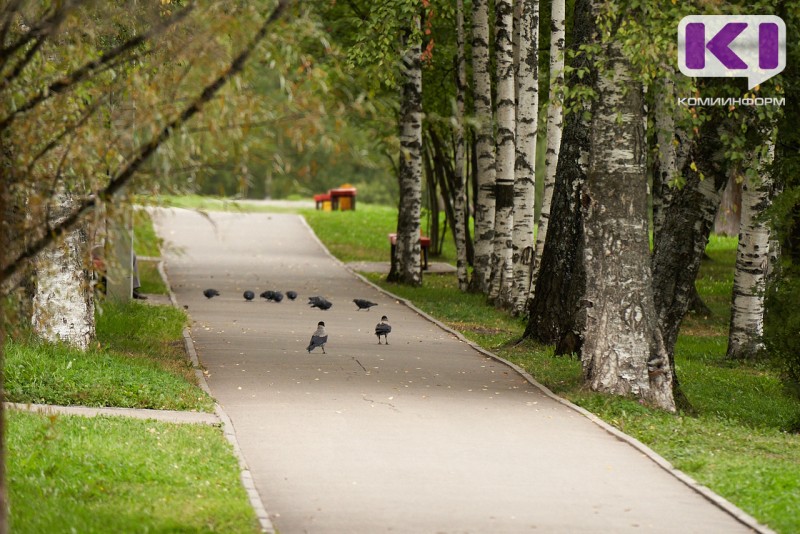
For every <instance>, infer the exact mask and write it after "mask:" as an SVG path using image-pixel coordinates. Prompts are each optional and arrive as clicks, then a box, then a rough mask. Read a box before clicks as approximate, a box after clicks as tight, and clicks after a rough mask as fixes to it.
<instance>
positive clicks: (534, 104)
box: [511, 0, 539, 315]
mask: <svg viewBox="0 0 800 534" xmlns="http://www.w3.org/2000/svg"><path fill="white" fill-rule="evenodd" d="M518 3H519V5H520V9H521V13H520V17H519V26H520V28H519V36H520V37H519V63H518V67H517V119H516V127H517V134H516V161H515V164H514V216H513V219H514V235H513V241H512V243H513V244H512V247H513V255H512V265H513V282H512V287H511V299H512V311H513V312H514V314H515V315H522V314H524V313H525V310H526V306H527V303H528V296H529V295H530V289H531V269H532V267H533V256H534V246H535V241H534V237H533V225H534V219H535V215H536V214H535V201H536V136H537V129H538V128H537V126H538V124H539V50H538V44H539V0H518Z"/></svg>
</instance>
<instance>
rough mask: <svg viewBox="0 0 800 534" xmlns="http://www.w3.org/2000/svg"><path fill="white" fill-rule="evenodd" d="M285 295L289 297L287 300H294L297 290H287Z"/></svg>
mask: <svg viewBox="0 0 800 534" xmlns="http://www.w3.org/2000/svg"><path fill="white" fill-rule="evenodd" d="M286 296H287V297H288V298H289V300H294V299H296V298H297V291H287V292H286Z"/></svg>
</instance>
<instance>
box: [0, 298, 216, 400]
mask: <svg viewBox="0 0 800 534" xmlns="http://www.w3.org/2000/svg"><path fill="white" fill-rule="evenodd" d="M184 324H186V315H185V313H184V312H183V311H182V310H177V309H175V308H172V307H170V306H150V305H147V304H142V303H140V302H135V301H133V302H128V303H124V304H120V303H114V302H111V301H108V302H105V303H103V304H102V307H101V308H99V309H98V313H97V341H96V342H95V343H94V344H93V345H92V346H91V347H90V348H89V349H88V350H87V351H85V352H81V351H79V350H75V349H71V348H69V347H67V346H65V345H62V344H54V343H46V342H43V341H38V340H36V339H34V338H33V337H32V336H31V337H29V338H28V339H19V338H18V339H16V340H13V341H8V342H7V343H6V361H5V372H6V399H7V400H9V401H11V402H21V403H39V404H64V405H81V406H118V407H124V408H151V409H156V410H193V411H203V412H212V411H213V409H214V401H213V399H211V397H209V396H208V394H206V393H205V392H204V391H203V390H202V389H200V388H199V387H198V385H197V378H196V377H195V373H194V370H193V369H192V367H191V362H190V361H189V360H188V358H187V357H186V353H185V349H184V346H183V339H182V335H181V334H182V329H183V325H184Z"/></svg>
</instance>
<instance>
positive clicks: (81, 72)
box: [0, 6, 193, 131]
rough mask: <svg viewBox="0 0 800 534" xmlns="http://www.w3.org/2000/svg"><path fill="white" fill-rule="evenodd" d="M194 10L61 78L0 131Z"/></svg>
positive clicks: (9, 118)
mask: <svg viewBox="0 0 800 534" xmlns="http://www.w3.org/2000/svg"><path fill="white" fill-rule="evenodd" d="M192 9H193V8H192V6H189V7H187V8H186V9H184V10H183V11H180V12H178V13H177V14H175V16H173V17H172V18H170V19H168V20H166V21H164V22H163V23H161V24H159V25H158V26H156V27H155V28H153V29H152V30H150V31H149V32H147V33H144V34H142V35H137V36H136V37H132V38H131V39H129V40H127V41H125V42H124V43H122V44H121V45H119V46H117V47H116V48H114V49H113V50H110V51H109V52H107V53H105V54H103V55H102V56H101V57H100V58H98V59H96V60H94V61H90V62H88V63H85V64H84V65H82V66H81V67H79V68H78V69H76V70H75V71H73V72H72V73H71V74H68V75H66V76H64V77H63V78H61V79H60V80H57V81H55V82H53V83H51V84H50V85H49V86H48V87H47V88H45V89H43V90H41V91H39V92H38V93H37V94H36V95H35V96H34V97H32V98H31V99H30V100H28V101H27V102H25V103H24V104H22V105H21V106H19V107H17V108H16V109H15V110H14V111H12V112H11V113H10V114H9V115H7V116H6V117H5V118H3V120H2V121H0V131H3V130H6V129H7V128H8V127H9V126H10V125H11V123H13V122H14V120H15V119H16V118H17V117H18V116H19V115H21V114H23V113H26V112H28V111H30V110H32V109H33V108H35V107H36V106H38V105H39V104H41V103H42V102H44V101H45V100H47V99H48V98H50V97H51V96H52V95H55V94H59V93H63V92H64V91H66V90H67V89H69V88H70V87H72V86H74V85H75V84H77V83H79V82H82V81H83V80H86V79H88V78H89V77H90V76H92V75H94V74H96V73H97V72H98V70H100V69H101V68H105V67H106V66H107V65H108V64H110V63H112V62H113V61H114V60H115V59H116V58H118V57H119V56H121V55H122V54H124V53H126V52H128V51H129V50H132V49H134V48H136V47H137V46H139V45H140V44H142V43H144V42H146V41H147V40H149V39H150V38H152V37H154V36H156V35H158V34H160V33H161V32H163V31H164V30H166V29H167V28H169V27H170V26H172V25H174V24H175V23H177V22H178V21H180V20H181V19H183V18H185V17H186V16H187V15H188V14H189V13H190V12H191V10H192Z"/></svg>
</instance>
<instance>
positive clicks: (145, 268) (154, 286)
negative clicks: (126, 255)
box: [133, 210, 169, 295]
mask: <svg viewBox="0 0 800 534" xmlns="http://www.w3.org/2000/svg"><path fill="white" fill-rule="evenodd" d="M133 234H134V236H135V238H134V240H133V248H134V252H135V253H136V256H137V265H138V267H139V282H140V283H141V284H142V285H141V287H140V291H141V292H142V293H148V294H156V295H167V294H168V293H169V290H168V289H167V286H166V284H165V283H164V281H163V280H162V279H161V274H160V273H159V272H158V262H157V261H149V260H144V259H142V258H143V257H150V258H158V257H160V256H161V245H162V239H161V238H160V237H158V235H156V230H155V227H154V226H153V220H152V218H151V217H150V214H149V213H148V212H147V211H145V210H135V211H134V212H133Z"/></svg>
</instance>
